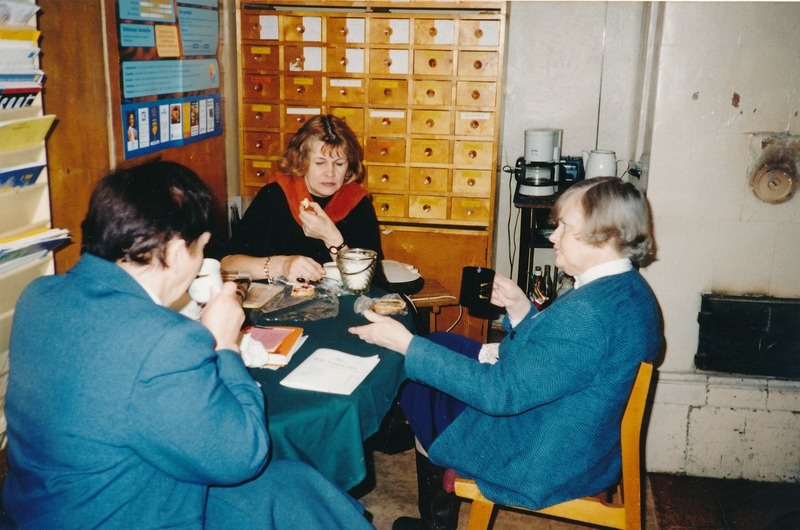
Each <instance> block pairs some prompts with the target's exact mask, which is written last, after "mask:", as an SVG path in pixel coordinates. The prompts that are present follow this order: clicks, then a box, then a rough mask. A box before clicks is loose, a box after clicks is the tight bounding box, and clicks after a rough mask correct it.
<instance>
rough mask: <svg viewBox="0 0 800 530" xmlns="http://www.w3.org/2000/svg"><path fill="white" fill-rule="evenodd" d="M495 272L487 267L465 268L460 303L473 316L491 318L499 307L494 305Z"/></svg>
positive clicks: (462, 274) (462, 276) (462, 275)
mask: <svg viewBox="0 0 800 530" xmlns="http://www.w3.org/2000/svg"><path fill="white" fill-rule="evenodd" d="M493 283H494V271H493V270H492V269H487V268H486V267H464V269H463V271H462V273H461V296H460V297H459V303H460V304H461V305H463V306H464V307H466V308H467V310H469V313H470V314H471V315H472V316H476V317H480V318H491V317H492V313H494V312H495V311H497V309H498V308H497V307H496V306H494V305H492V303H491V299H492V284H493Z"/></svg>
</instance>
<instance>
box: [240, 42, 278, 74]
mask: <svg viewBox="0 0 800 530" xmlns="http://www.w3.org/2000/svg"><path fill="white" fill-rule="evenodd" d="M279 56H280V54H279V52H278V48H277V47H276V46H251V45H244V46H242V69H243V70H258V71H260V72H275V71H276V70H277V69H278V65H279V64H280V61H279V60H278V59H279Z"/></svg>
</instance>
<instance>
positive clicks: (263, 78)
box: [242, 75, 281, 101]
mask: <svg viewBox="0 0 800 530" xmlns="http://www.w3.org/2000/svg"><path fill="white" fill-rule="evenodd" d="M280 93H281V84H280V77H278V76H276V75H245V76H244V79H243V80H242V99H244V100H246V101H252V100H254V99H260V100H263V101H276V100H277V99H278V97H279V96H280Z"/></svg>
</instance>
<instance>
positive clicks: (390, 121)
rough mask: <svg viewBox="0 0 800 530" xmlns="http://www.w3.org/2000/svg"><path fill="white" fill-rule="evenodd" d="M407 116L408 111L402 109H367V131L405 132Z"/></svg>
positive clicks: (370, 132)
mask: <svg viewBox="0 0 800 530" xmlns="http://www.w3.org/2000/svg"><path fill="white" fill-rule="evenodd" d="M406 118H407V116H406V111H405V110H402V109H370V110H368V111H367V133H368V134H373V135H382V134H405V132H406Z"/></svg>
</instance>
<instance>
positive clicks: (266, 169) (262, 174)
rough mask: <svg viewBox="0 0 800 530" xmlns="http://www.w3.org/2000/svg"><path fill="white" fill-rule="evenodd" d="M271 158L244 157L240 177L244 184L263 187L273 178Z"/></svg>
mask: <svg viewBox="0 0 800 530" xmlns="http://www.w3.org/2000/svg"><path fill="white" fill-rule="evenodd" d="M276 163H277V162H273V161H272V160H253V159H250V158H246V159H245V160H244V171H243V172H242V177H243V179H244V184H245V186H258V187H263V186H264V185H266V184H269V183H270V182H272V180H273V175H274V171H275V169H274V164H276Z"/></svg>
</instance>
